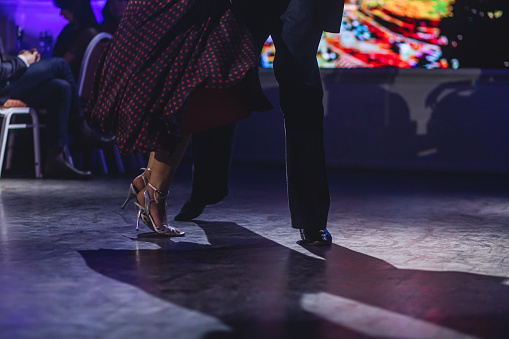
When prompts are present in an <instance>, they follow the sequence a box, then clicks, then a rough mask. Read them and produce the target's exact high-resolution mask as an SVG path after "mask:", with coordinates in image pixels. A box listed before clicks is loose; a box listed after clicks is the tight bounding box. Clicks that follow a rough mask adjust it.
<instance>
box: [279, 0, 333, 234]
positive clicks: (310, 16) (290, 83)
mask: <svg viewBox="0 0 509 339" xmlns="http://www.w3.org/2000/svg"><path fill="white" fill-rule="evenodd" d="M280 18H281V27H280V29H278V30H276V31H274V32H272V37H273V39H274V43H275V45H276V56H275V60H274V71H275V74H276V79H277V80H278V83H279V87H280V103H281V109H282V111H283V114H284V118H285V130H286V167H287V181H288V199H289V206H290V213H291V218H292V227H294V228H302V229H308V230H318V229H323V228H325V227H326V226H327V216H328V211H329V205H330V197H329V186H328V180H327V171H326V164H325V151H324V143H323V114H324V109H323V103H322V99H323V92H322V86H321V79H320V73H319V69H318V65H317V61H316V51H317V49H318V44H319V41H320V37H321V35H322V30H321V28H320V24H319V21H318V20H319V15H318V2H310V1H305V0H291V1H290V3H289V5H288V7H287V9H286V11H285V13H283V15H281V17H280Z"/></svg>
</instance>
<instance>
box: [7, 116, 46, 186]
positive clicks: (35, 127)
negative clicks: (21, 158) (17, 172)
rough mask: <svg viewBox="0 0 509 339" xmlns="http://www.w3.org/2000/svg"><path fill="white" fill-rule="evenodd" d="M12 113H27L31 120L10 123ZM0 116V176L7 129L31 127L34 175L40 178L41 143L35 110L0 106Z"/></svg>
mask: <svg viewBox="0 0 509 339" xmlns="http://www.w3.org/2000/svg"><path fill="white" fill-rule="evenodd" d="M14 115H28V116H30V117H31V119H32V122H31V123H28V124H20V123H12V122H11V121H12V118H13V116H14ZM0 116H1V117H2V118H3V121H2V130H1V131H0V142H1V145H0V147H1V148H0V178H1V177H2V168H3V164H4V158H5V153H6V149H7V140H8V137H9V131H10V130H12V129H27V128H31V129H32V131H33V135H34V162H35V177H36V178H42V171H41V143H40V137H39V127H40V125H39V118H38V117H37V112H36V111H35V110H34V109H33V108H31V107H13V108H0Z"/></svg>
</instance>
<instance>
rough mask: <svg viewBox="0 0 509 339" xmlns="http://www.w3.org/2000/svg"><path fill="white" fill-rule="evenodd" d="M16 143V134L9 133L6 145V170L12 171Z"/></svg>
mask: <svg viewBox="0 0 509 339" xmlns="http://www.w3.org/2000/svg"><path fill="white" fill-rule="evenodd" d="M15 141H16V133H12V132H11V133H9V136H8V137H7V144H6V145H5V156H4V163H5V169H6V170H10V169H11V168H12V159H13V157H14V142H15Z"/></svg>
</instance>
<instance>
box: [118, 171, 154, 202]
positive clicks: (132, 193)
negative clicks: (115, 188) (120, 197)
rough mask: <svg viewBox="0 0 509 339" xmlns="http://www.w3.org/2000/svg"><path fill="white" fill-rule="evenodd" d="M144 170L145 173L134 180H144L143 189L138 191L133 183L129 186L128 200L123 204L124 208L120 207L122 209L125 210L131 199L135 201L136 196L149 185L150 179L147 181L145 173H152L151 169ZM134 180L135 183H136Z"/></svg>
mask: <svg viewBox="0 0 509 339" xmlns="http://www.w3.org/2000/svg"><path fill="white" fill-rule="evenodd" d="M142 170H143V173H141V174H140V175H138V176H137V177H136V178H134V180H136V179H137V178H141V179H143V187H142V188H140V189H138V188H136V186H134V184H133V183H131V185H130V186H129V192H128V193H127V198H126V199H125V201H124V203H123V204H122V206H121V207H120V208H121V209H124V208H125V206H126V205H127V203H128V202H129V201H131V199H134V198H136V196H137V195H138V193H139V192H140V191H141V190H142V189H144V188H145V186H147V183H148V179H147V176H146V175H145V171H151V169H150V168H148V167H147V168H142ZM134 180H133V182H134Z"/></svg>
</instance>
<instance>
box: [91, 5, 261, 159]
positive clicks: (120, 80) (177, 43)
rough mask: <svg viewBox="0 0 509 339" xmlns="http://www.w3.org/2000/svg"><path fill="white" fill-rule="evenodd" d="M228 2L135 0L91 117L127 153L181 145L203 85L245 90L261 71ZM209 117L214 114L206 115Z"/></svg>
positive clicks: (104, 69)
mask: <svg viewBox="0 0 509 339" xmlns="http://www.w3.org/2000/svg"><path fill="white" fill-rule="evenodd" d="M228 5H229V1H227V0H225V1H223V0H166V1H160V0H155V1H154V0H146V1H139V0H134V1H133V0H131V1H130V2H129V5H128V7H127V9H126V12H125V14H124V16H123V18H122V21H121V23H120V26H119V28H118V30H117V32H116V33H115V35H114V36H113V38H112V40H111V41H110V43H109V45H108V47H107V51H106V52H105V53H104V54H103V56H102V60H101V62H100V65H99V67H98V69H97V70H96V76H95V84H94V90H93V94H92V98H91V99H90V102H89V106H88V110H89V111H90V114H91V118H92V122H93V123H94V124H95V125H99V126H100V127H101V129H102V130H103V131H104V132H110V131H111V132H113V133H114V134H115V135H116V136H117V142H118V145H119V148H120V150H121V152H122V153H124V154H126V153H129V152H150V151H160V150H166V151H169V152H171V151H172V149H173V148H174V146H175V142H176V140H178V138H176V137H178V133H179V129H180V125H181V123H182V120H183V115H184V112H185V107H186V100H187V98H188V97H189V95H190V94H191V92H192V91H193V90H194V89H196V88H197V87H198V86H200V87H203V88H209V89H222V88H227V87H232V86H235V85H238V84H240V83H241V82H242V80H243V79H244V77H245V76H246V74H247V73H248V71H249V70H250V69H253V68H256V67H257V55H256V52H255V49H254V43H253V41H252V38H251V36H250V34H249V32H248V31H247V29H246V28H245V26H243V25H242V24H240V23H239V22H238V21H237V18H236V17H235V15H234V14H233V13H232V12H231V10H230V9H228V7H227V6H228ZM204 113H206V112H204Z"/></svg>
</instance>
